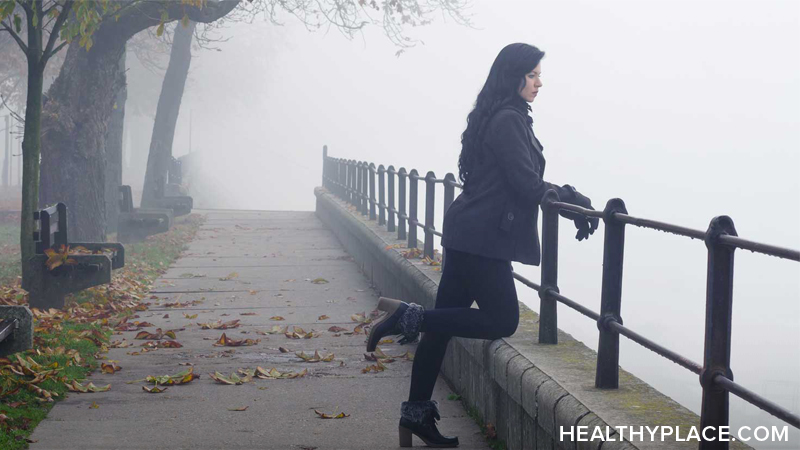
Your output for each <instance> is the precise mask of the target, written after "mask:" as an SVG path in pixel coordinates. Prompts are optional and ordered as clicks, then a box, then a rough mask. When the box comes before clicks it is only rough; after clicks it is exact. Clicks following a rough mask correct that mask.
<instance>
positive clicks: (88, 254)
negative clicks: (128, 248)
mask: <svg viewBox="0 0 800 450" xmlns="http://www.w3.org/2000/svg"><path fill="white" fill-rule="evenodd" d="M33 220H34V225H35V228H36V231H34V232H33V240H34V242H35V245H36V250H35V252H34V256H33V257H31V258H30V259H28V261H26V262H25V264H26V271H25V272H24V273H25V274H26V276H23V278H22V288H23V289H25V290H27V291H28V293H29V294H30V296H29V301H28V304H29V305H30V307H31V308H41V309H46V308H58V309H61V308H63V307H64V298H65V297H66V295H67V294H71V293H73V292H78V291H82V290H84V289H87V288H90V287H92V286H99V285H101V284H108V283H110V282H111V271H112V270H114V269H119V268H121V267H124V266H125V247H123V246H122V244H118V243H103V242H69V240H68V237H67V206H66V205H65V204H63V203H59V204H57V205H55V206H51V207H49V208H45V209H43V210H41V211H36V212H34V213H33ZM81 247H82V249H81ZM67 248H68V249H69V250H70V251H75V250H80V251H81V253H76V254H72V253H70V254H69V255H68V257H69V259H70V260H71V262H70V263H69V264H61V265H59V266H58V267H55V268H54V269H52V270H50V269H49V268H48V267H47V260H48V255H47V253H48V250H51V251H55V252H62V253H63V250H65V249H67Z"/></svg>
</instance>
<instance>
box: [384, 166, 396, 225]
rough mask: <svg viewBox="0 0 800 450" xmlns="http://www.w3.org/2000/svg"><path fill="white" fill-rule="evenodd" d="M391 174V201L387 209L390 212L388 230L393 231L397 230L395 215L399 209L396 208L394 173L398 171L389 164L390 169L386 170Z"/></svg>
mask: <svg viewBox="0 0 800 450" xmlns="http://www.w3.org/2000/svg"><path fill="white" fill-rule="evenodd" d="M386 173H387V174H388V175H389V176H388V177H387V178H388V191H389V192H388V194H389V202H388V206H387V208H386V210H387V211H388V212H389V214H388V216H389V217H388V219H389V221H388V223H387V224H386V231H389V232H392V231H394V230H395V228H394V216H395V214H396V213H397V210H395V209H394V175H395V174H396V173H397V172H395V170H394V166H389V169H388V170H387V171H386Z"/></svg>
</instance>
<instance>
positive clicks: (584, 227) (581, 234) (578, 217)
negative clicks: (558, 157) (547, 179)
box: [560, 185, 600, 242]
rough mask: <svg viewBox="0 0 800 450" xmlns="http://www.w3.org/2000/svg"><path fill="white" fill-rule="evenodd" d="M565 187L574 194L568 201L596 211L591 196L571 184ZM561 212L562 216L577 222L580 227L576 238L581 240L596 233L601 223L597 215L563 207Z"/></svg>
mask: <svg viewBox="0 0 800 450" xmlns="http://www.w3.org/2000/svg"><path fill="white" fill-rule="evenodd" d="M564 187H566V188H567V189H569V190H570V191H571V193H572V194H573V196H572V198H570V199H567V200H565V202H566V203H571V204H573V205H577V206H580V207H581V208H584V209H590V210H592V211H594V208H592V201H591V200H590V199H589V197H587V196H585V195H583V194H581V193H580V192H578V190H577V189H575V188H574V187H572V186H570V185H565V186H564ZM560 214H561V216H562V217H564V218H567V219H570V220H572V221H573V222H574V223H575V228H577V229H578V233H577V234H576V235H575V239H577V240H578V241H579V242H580V241H582V240H584V239H589V235H590V234H594V231H595V230H596V229H597V227H598V226H599V225H600V221H599V220H598V219H597V218H596V217H586V216H584V215H582V214H578V213H576V212H572V211H568V210H563V209H562V210H561V212H560Z"/></svg>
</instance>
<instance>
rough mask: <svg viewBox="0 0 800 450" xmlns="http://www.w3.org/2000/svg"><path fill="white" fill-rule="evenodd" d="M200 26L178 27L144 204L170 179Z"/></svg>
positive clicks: (150, 157)
mask: <svg viewBox="0 0 800 450" xmlns="http://www.w3.org/2000/svg"><path fill="white" fill-rule="evenodd" d="M196 25H197V23H195V22H193V21H189V25H188V26H186V27H183V26H181V25H178V26H177V27H176V28H175V35H174V36H173V40H172V50H171V51H170V55H169V65H168V66H167V72H166V74H164V83H163V84H162V85H161V94H160V96H159V97H158V108H157V109H156V119H155V124H154V125H153V136H152V137H151V140H150V153H149V154H148V156H147V171H146V172H145V175H144V186H143V191H142V203H141V204H142V207H146V206H150V205H151V202H152V200H153V199H154V198H155V195H156V192H157V190H158V183H159V182H161V183H166V180H167V171H168V170H169V163H170V158H171V157H172V141H173V139H174V138H175V125H176V123H177V122H178V113H179V112H180V109H181V99H182V98H183V89H184V87H185V86H186V77H187V75H188V74H189V65H190V63H191V62H192V35H193V33H194V28H195V26H196ZM160 180H163V181H160Z"/></svg>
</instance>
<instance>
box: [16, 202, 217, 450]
mask: <svg viewBox="0 0 800 450" xmlns="http://www.w3.org/2000/svg"><path fill="white" fill-rule="evenodd" d="M203 220H204V219H203V217H202V216H200V215H197V214H192V215H190V216H188V217H187V218H186V219H185V220H183V221H181V222H180V223H176V224H175V226H174V227H173V228H172V229H171V230H170V231H169V232H167V233H162V234H158V235H155V236H150V237H149V238H147V240H145V241H144V242H141V243H137V244H130V245H125V267H123V268H122V269H119V270H117V271H115V272H114V275H113V278H112V280H111V283H110V284H108V285H103V286H96V287H93V288H90V289H86V290H84V291H81V292H77V293H75V294H72V295H69V296H67V298H66V301H67V304H66V306H65V308H64V310H63V311H58V310H52V309H51V310H49V311H39V310H36V309H34V310H33V312H34V344H33V348H32V349H30V350H27V351H25V352H20V353H17V354H14V355H9V356H8V357H7V358H0V448H2V449H8V450H16V449H25V448H28V445H29V443H30V442H31V441H30V435H31V433H32V432H33V430H34V428H35V427H36V425H37V424H38V423H39V422H41V421H42V419H44V418H45V416H46V415H47V413H48V411H49V410H50V408H52V406H53V405H54V403H55V402H58V401H59V400H61V399H63V398H64V396H65V395H66V394H67V393H68V391H69V388H68V385H71V384H73V382H75V381H77V382H79V383H82V385H81V386H83V385H87V384H88V383H87V382H86V378H87V376H89V374H90V373H91V372H93V371H94V370H96V369H97V368H98V367H100V364H101V362H102V361H101V360H102V359H104V358H105V357H104V356H103V353H105V352H106V351H108V345H109V338H110V336H111V332H112V330H113V328H114V327H115V326H116V325H118V324H120V323H121V322H124V321H125V320H127V318H128V317H130V316H132V315H134V314H135V313H136V312H137V311H143V310H146V309H147V304H146V303H145V302H144V301H143V300H145V299H146V297H147V295H148V292H149V290H150V288H151V286H152V283H153V281H155V279H156V278H158V276H159V275H161V274H163V273H164V272H165V271H166V270H167V268H168V267H169V266H170V264H171V263H172V262H173V261H175V260H176V259H177V258H178V257H179V256H180V255H181V253H182V252H183V251H184V250H185V249H186V246H187V244H188V243H189V242H190V241H191V240H192V239H193V238H194V236H195V234H196V233H197V230H198V229H199V228H200V225H201V224H202V222H203ZM17 229H18V228H17ZM1 233H2V231H1V230H0V234H1ZM6 235H7V236H8V237H9V238H11V237H12V236H14V233H13V230H12V231H10V232H7V233H6ZM17 236H18V235H17ZM0 237H1V235H0ZM0 245H2V243H0ZM17 248H18V246H17ZM13 258H15V259H16V261H17V262H16V267H15V266H14V264H12V263H11V262H10V261H12V260H13V259H12V257H9V263H8V264H7V267H6V266H3V265H2V257H0V267H4V268H3V269H2V273H0V276H2V277H4V280H5V283H4V284H2V285H0V305H2V304H6V305H26V304H27V303H28V299H27V292H26V291H24V290H23V289H22V288H21V287H20V286H19V279H18V276H19V253H17V254H16V255H15V256H13ZM15 271H16V272H15ZM9 280H10V281H9ZM80 395H92V394H91V393H87V394H80Z"/></svg>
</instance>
